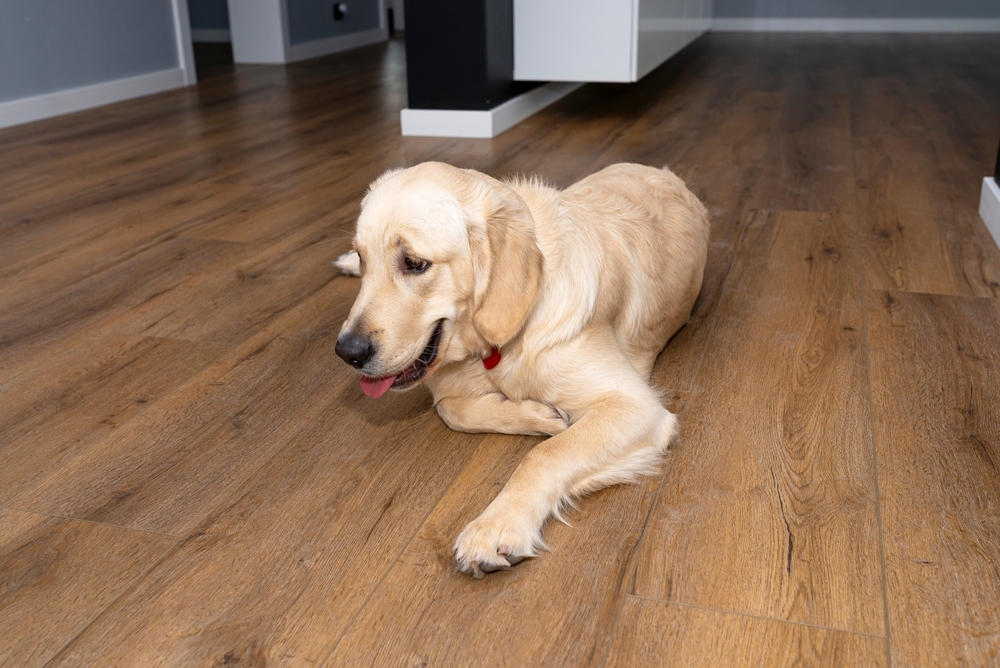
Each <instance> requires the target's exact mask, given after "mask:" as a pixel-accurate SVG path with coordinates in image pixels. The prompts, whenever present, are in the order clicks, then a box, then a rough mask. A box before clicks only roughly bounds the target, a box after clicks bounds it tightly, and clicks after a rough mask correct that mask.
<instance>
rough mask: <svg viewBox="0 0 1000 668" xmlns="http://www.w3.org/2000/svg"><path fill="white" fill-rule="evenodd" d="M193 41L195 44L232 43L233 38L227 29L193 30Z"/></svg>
mask: <svg viewBox="0 0 1000 668" xmlns="http://www.w3.org/2000/svg"><path fill="white" fill-rule="evenodd" d="M191 39H192V40H193V41H195V42H219V43H222V42H232V41H233V36H232V34H231V33H230V32H229V30H227V29H225V28H191Z"/></svg>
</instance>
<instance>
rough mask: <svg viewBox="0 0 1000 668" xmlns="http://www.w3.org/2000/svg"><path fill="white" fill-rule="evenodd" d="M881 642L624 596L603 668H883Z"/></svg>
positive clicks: (807, 627) (835, 632) (829, 631)
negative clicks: (868, 667)
mask: <svg viewBox="0 0 1000 668" xmlns="http://www.w3.org/2000/svg"><path fill="white" fill-rule="evenodd" d="M887 665H888V663H887V659H886V651H885V639H884V638H879V637H877V636H866V635H858V634H853V633H844V632H843V631H835V630H833V629H823V628H817V627H813V626H804V625H801V624H788V623H785V622H778V621H774V620H770V619H762V618H759V617H744V616H741V615H734V614H730V613H725V612H720V611H717V610H706V609H703V608H695V607H690V606H682V605H676V604H672V603H664V602H661V601H651V600H644V599H641V598H635V597H629V598H628V599H627V600H626V601H625V607H624V609H623V611H622V618H621V621H620V622H619V625H618V631H617V633H616V634H615V639H614V644H613V646H612V649H611V655H610V657H609V659H608V663H607V666H608V668H643V667H645V666H650V667H652V666H657V667H661V668H668V667H670V666H684V668H696V667H697V666H705V667H706V668H725V667H727V666H732V667H733V668H738V667H742V666H761V667H766V668H782V667H783V666H816V667H819V666H829V667H830V668H837V667H840V666H872V667H875V666H887Z"/></svg>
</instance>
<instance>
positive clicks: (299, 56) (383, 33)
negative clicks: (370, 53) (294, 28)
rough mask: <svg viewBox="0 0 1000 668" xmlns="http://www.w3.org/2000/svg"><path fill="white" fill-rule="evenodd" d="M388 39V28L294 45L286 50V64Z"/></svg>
mask: <svg viewBox="0 0 1000 668" xmlns="http://www.w3.org/2000/svg"><path fill="white" fill-rule="evenodd" d="M387 39H389V31H388V30H387V29H386V28H372V29H371V30H362V31H361V32H354V33H351V34H349V35H340V36H339V37H328V38H327V39H317V40H314V41H312V42H303V43H302V44H292V45H290V46H288V47H286V48H285V62H286V63H294V62H297V61H299V60H308V59H309V58H318V57H320V56H326V55H329V54H331V53H337V52H339V51H347V50H349V49H356V48H358V47H359V46H368V45H369V44H375V43H376V42H384V41H386V40H387Z"/></svg>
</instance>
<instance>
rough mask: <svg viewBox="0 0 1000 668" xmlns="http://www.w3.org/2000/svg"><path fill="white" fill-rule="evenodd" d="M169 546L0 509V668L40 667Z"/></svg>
mask: <svg viewBox="0 0 1000 668" xmlns="http://www.w3.org/2000/svg"><path fill="white" fill-rule="evenodd" d="M175 542H176V539H173V538H170V537H167V536H157V535H154V534H148V533H141V532H138V531H127V530H125V529H118V528H116V527H108V526H103V525H100V524H92V523H89V522H79V521H75V520H63V519H57V518H52V517H45V516H43V515H35V514H33V513H24V512H20V511H17V510H10V509H6V508H0V638H3V641H2V642H0V664H2V665H5V666H20V667H22V668H29V667H31V666H42V665H45V663H46V662H47V661H48V660H49V659H51V658H52V657H53V656H55V654H56V653H57V652H58V651H59V650H60V649H61V648H62V647H63V646H64V645H65V644H66V643H68V642H69V641H70V640H72V639H73V637H74V636H75V635H76V634H77V633H79V632H80V631H82V630H83V629H84V628H85V627H86V626H87V625H88V624H89V623H90V622H91V620H93V619H94V618H95V617H96V616H97V615H98V614H99V613H100V612H101V610H103V609H104V607H105V606H107V605H109V604H110V603H111V602H112V601H114V600H115V599H116V598H117V597H118V596H120V595H121V594H122V593H123V592H124V591H125V590H126V589H127V588H128V587H129V586H130V585H131V584H132V583H133V582H134V581H135V580H136V579H137V578H140V577H141V576H142V575H143V574H144V573H145V572H146V571H147V570H149V569H150V568H151V567H152V566H153V565H154V564H155V563H156V562H157V560H159V559H160V558H161V557H162V556H163V555H164V554H166V552H167V551H168V550H169V549H170V548H171V547H172V546H173V545H174V543H175Z"/></svg>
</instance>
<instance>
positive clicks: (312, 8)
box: [286, 0, 379, 44]
mask: <svg viewBox="0 0 1000 668" xmlns="http://www.w3.org/2000/svg"><path fill="white" fill-rule="evenodd" d="M286 1H287V3H288V36H289V41H290V42H291V43H292V44H302V43H303V42H312V41H315V40H317V39H325V38H327V37H339V36H340V35H347V34H350V33H352V32H361V31H362V30H373V29H375V28H378V26H379V15H378V14H379V10H378V0H340V1H341V2H346V3H347V7H348V9H347V18H346V19H344V20H343V21H334V20H333V3H334V0H286Z"/></svg>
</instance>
